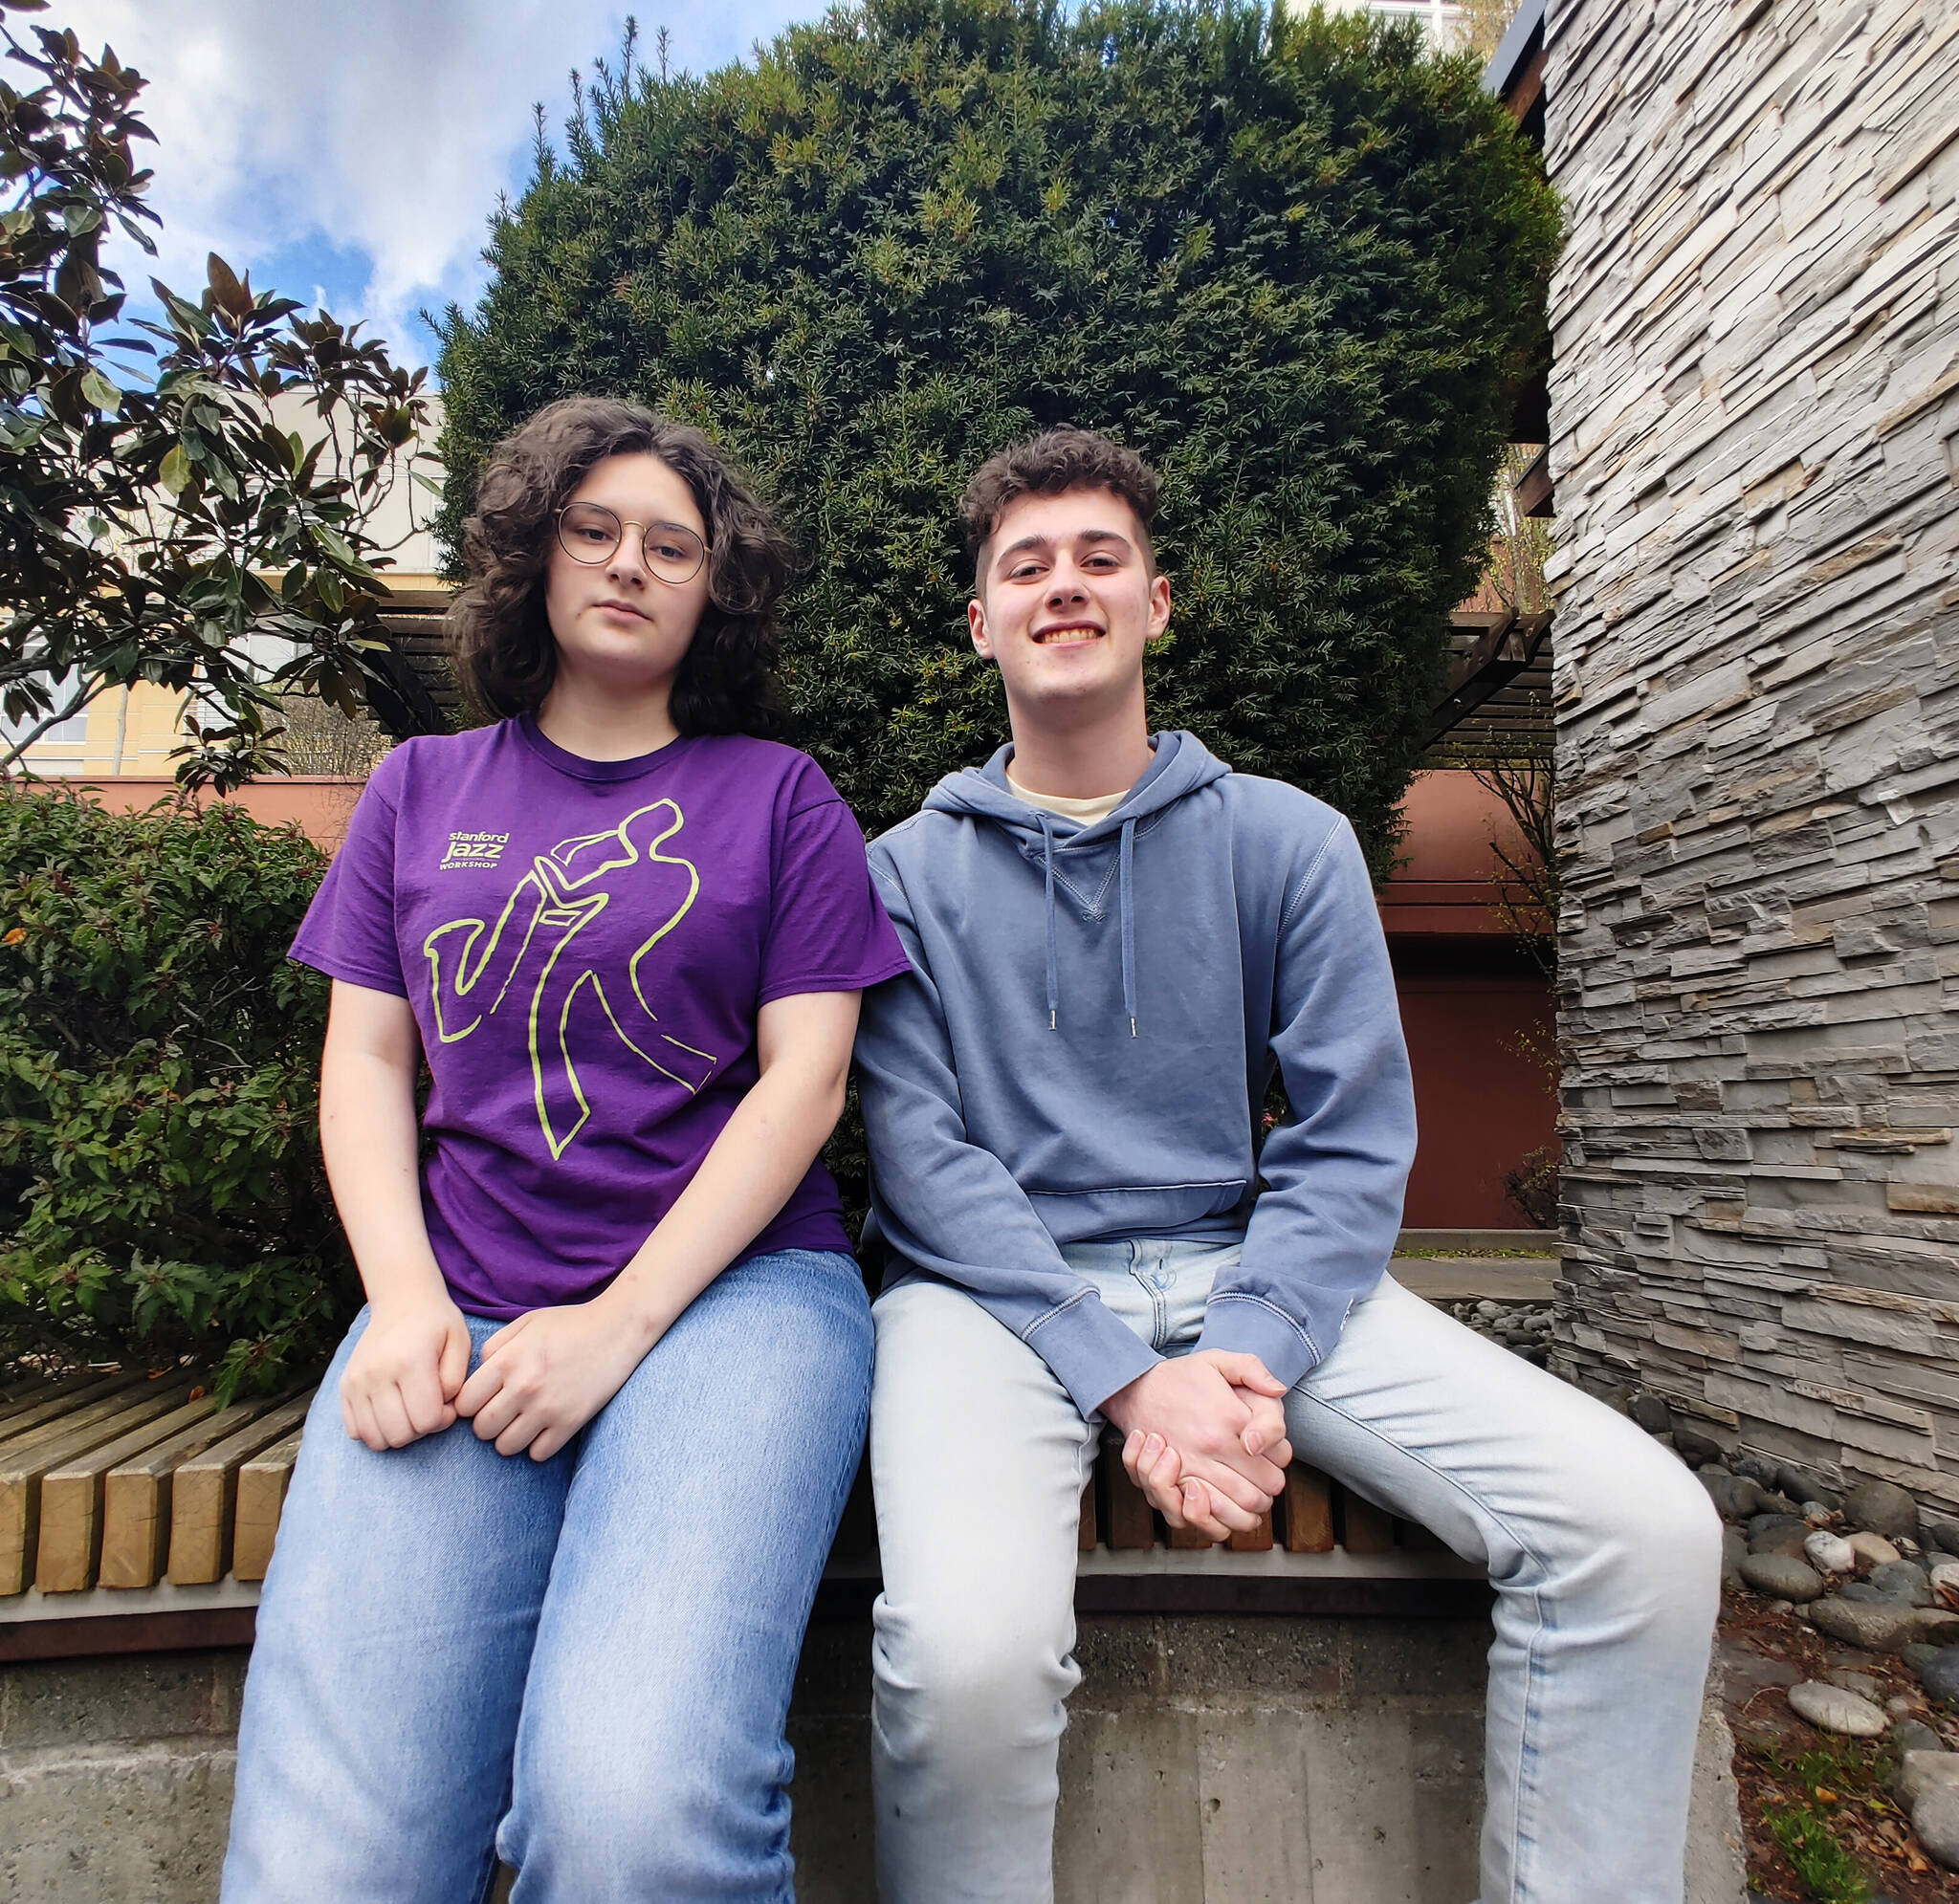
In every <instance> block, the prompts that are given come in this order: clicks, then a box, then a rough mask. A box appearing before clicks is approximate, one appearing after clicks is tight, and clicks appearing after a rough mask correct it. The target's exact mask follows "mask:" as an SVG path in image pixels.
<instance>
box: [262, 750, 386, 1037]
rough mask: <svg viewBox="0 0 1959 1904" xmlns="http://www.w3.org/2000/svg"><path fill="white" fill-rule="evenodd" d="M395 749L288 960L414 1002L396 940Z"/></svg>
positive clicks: (371, 785) (368, 791) (366, 795)
mask: <svg viewBox="0 0 1959 1904" xmlns="http://www.w3.org/2000/svg"><path fill="white" fill-rule="evenodd" d="M404 753H405V750H403V749H400V748H397V749H396V750H395V752H394V753H392V754H390V755H388V756H387V758H386V759H385V760H384V761H383V762H382V763H381V765H380V766H379V767H378V768H377V769H376V770H375V773H374V777H373V778H372V779H370V780H369V781H368V782H367V784H366V786H365V787H363V789H362V791H361V798H360V800H359V801H358V802H357V804H356V805H355V807H354V814H353V818H352V819H351V820H350V821H348V822H347V837H346V839H345V841H344V842H342V843H341V849H340V851H339V852H338V853H336V854H335V855H334V861H333V864H332V865H330V866H329V867H328V868H327V869H326V877H325V878H324V879H323V880H321V881H320V883H319V891H318V892H316V893H315V894H314V895H313V904H312V905H311V906H309V907H308V908H306V917H305V918H304V919H303V920H302V921H301V922H300V925H299V932H298V936H297V938H296V939H294V941H293V949H292V951H291V952H289V953H288V954H287V956H288V957H291V958H294V959H297V961H298V962H299V963H300V964H301V965H310V966H312V967H313V969H314V970H315V971H316V972H323V973H325V974H326V975H327V976H328V977H329V978H343V979H345V980H346V981H347V983H348V984H350V985H364V986H366V987H368V988H369V989H370V990H371V991H375V992H392V993H394V994H395V995H396V996H398V997H402V998H406V997H407V996H408V987H407V979H406V978H404V976H403V975H402V955H401V947H400V944H399V942H398V941H397V940H396V937H395V902H394V850H395V824H396V819H397V811H398V809H397V801H398V798H399V788H400V781H401V769H400V767H399V766H398V765H397V764H396V763H397V762H398V761H399V760H401V759H402V757H403V755H404Z"/></svg>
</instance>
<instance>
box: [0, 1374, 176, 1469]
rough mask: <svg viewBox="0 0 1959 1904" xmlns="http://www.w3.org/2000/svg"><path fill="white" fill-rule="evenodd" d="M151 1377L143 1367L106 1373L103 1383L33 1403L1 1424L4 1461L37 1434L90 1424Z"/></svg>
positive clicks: (0, 1458) (0, 1457)
mask: <svg viewBox="0 0 1959 1904" xmlns="http://www.w3.org/2000/svg"><path fill="white" fill-rule="evenodd" d="M148 1380H149V1377H148V1376H147V1375H145V1374H143V1372H142V1371H141V1370H131V1371H129V1372H128V1373H125V1374H121V1375H108V1376H104V1377H103V1378H102V1381H101V1384H100V1386H99V1387H95V1386H93V1385H91V1387H90V1388H89V1389H88V1390H85V1391H83V1392H79V1393H77V1394H72V1395H64V1396H56V1397H51V1398H50V1399H49V1400H47V1401H43V1402H36V1403H33V1405H31V1406H30V1407H28V1408H27V1409H25V1410H23V1411H22V1412H21V1413H20V1414H19V1415H18V1416H16V1417H15V1419H13V1420H12V1421H11V1422H9V1423H8V1424H7V1425H6V1427H5V1428H0V1461H5V1460H6V1458H7V1457H8V1456H9V1455H11V1454H13V1453H14V1451H15V1450H16V1449H20V1448H24V1447H25V1446H26V1445H27V1444H28V1443H29V1442H30V1441H33V1440H34V1439H35V1438H37V1437H45V1436H47V1435H50V1434H65V1433H67V1432H68V1431H69V1430H70V1429H71V1428H86V1427H87V1426H88V1425H89V1423H90V1422H92V1421H99V1420H100V1419H101V1418H102V1416H103V1415H105V1414H113V1413H114V1412H116V1410H117V1409H119V1408H121V1405H122V1402H123V1399H124V1398H125V1397H126V1396H127V1395H128V1393H129V1391H130V1390H132V1389H140V1388H142V1387H143V1385H144V1384H145V1383H147V1382H148Z"/></svg>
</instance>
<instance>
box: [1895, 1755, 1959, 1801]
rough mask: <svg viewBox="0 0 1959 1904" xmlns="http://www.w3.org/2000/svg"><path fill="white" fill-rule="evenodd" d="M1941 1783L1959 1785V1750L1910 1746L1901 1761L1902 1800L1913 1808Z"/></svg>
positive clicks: (1900, 1791)
mask: <svg viewBox="0 0 1959 1904" xmlns="http://www.w3.org/2000/svg"><path fill="white" fill-rule="evenodd" d="M1937 1785H1959V1752H1925V1751H1920V1750H1918V1749H1916V1748H1915V1747H1907V1748H1906V1750H1905V1752H1904V1756H1903V1757H1902V1758H1901V1759H1900V1760H1899V1762H1898V1803H1899V1804H1900V1805H1902V1806H1904V1808H1905V1810H1906V1811H1909V1810H1910V1809H1911V1807H1912V1806H1914V1805H1916V1804H1917V1803H1918V1802H1919V1800H1920V1799H1922V1798H1923V1797H1924V1796H1925V1795H1926V1792H1928V1791H1930V1790H1932V1789H1933V1787H1934V1786H1937Z"/></svg>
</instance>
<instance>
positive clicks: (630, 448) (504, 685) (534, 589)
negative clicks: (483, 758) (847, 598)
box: [448, 397, 798, 738]
mask: <svg viewBox="0 0 1959 1904" xmlns="http://www.w3.org/2000/svg"><path fill="white" fill-rule="evenodd" d="M639 454H646V455H651V456H657V457H658V458H659V459H660V461H661V462H663V463H664V464H666V465H667V467H668V468H669V469H670V470H671V471H673V473H674V474H675V475H677V476H678V477H679V478H680V480H681V481H682V482H684V483H685V484H686V485H687V487H688V489H689V491H690V492H692V493H693V500H694V506H695V507H696V508H697V509H698V510H699V511H700V517H701V520H702V522H704V523H705V524H706V525H707V532H708V533H707V541H708V547H709V550H710V554H709V557H708V602H707V606H706V608H705V609H704V610H703V611H702V614H701V619H700V625H699V627H698V628H696V629H695V630H694V636H693V643H692V644H691V645H690V646H689V647H688V650H687V654H686V657H685V658H684V659H683V660H682V662H681V664H680V670H679V673H678V674H677V675H676V676H675V677H674V682H673V697H672V702H671V708H670V712H671V716H672V720H673V725H674V726H675V727H677V728H678V729H679V730H680V732H681V733H752V734H758V735H760V736H762V737H763V738H771V737H773V736H775V735H777V734H779V733H781V732H782V730H783V728H784V727H785V725H786V717H785V713H784V711H783V707H782V700H781V684H780V683H779V682H778V680H777V678H776V671H775V670H776V656H777V652H778V649H779V646H780V643H781V628H780V627H779V626H778V624H777V622H776V614H775V607H776V602H777V600H778V598H779V597H780V596H781V593H782V591H783V589H784V588H786V587H787V586H788V585H789V583H790V582H791V581H792V580H794V579H795V576H796V573H797V567H798V563H797V556H796V550H795V546H794V544H793V543H791V542H790V540H789V538H788V537H787V536H785V535H784V534H783V533H782V531H781V528H780V527H779V526H778V525H777V523H776V520H775V518H774V517H773V516H772V515H771V514H770V513H769V511H768V510H767V509H766V508H765V507H764V506H763V504H762V503H761V502H760V501H759V499H758V498H757V496H756V494H755V492H754V491H753V490H752V489H751V488H750V487H749V485H748V483H747V481H746V479H745V478H744V477H743V476H742V474H741V472H740V471H739V470H738V469H737V467H736V465H735V463H734V462H733V460H732V459H731V458H729V457H728V456H727V455H726V454H725V453H724V452H723V451H722V450H720V449H718V448H716V447H715V444H714V443H713V442H711V441H710V440H709V439H708V438H707V437H706V436H704V435H703V434H702V433H701V432H700V431H699V430H697V429H694V428H693V427H690V426H689V425H687V424H680V423H674V422H671V420H670V419H668V418H666V417H663V416H659V415H657V414H656V413H655V412H653V411H652V410H649V409H646V408H644V407H643V406H642V405H638V404H630V403H626V402H624V401H622V400H621V399H619V398H616V397H566V398H564V399H562V400H561V401H560V402H558V403H555V404H547V405H545V406H544V407H543V408H542V409H540V410H539V411H538V412H537V413H536V415H534V416H533V417H531V418H530V419H529V421H528V422H526V423H524V424H521V425H520V426H519V427H517V429H515V430H513V431H512V432H511V434H510V435H508V436H506V437H505V438H504V439H503V441H502V442H501V443H499V444H498V445H497V446H496V448H495V449H494V450H493V451H492V452H491V454H490V459H489V461H488V462H487V463H485V464H484V466H483V472H482V474H481V475H480V476H479V477H478V478H477V481H476V508H475V513H474V514H473V515H471V516H470V518H469V520H468V521H467V522H465V523H464V525H463V564H464V568H465V571H466V574H467V580H465V582H464V584H463V587H462V590H461V592H460V593H459V594H458V595H457V597H456V599H455V601H454V602H453V603H452V604H451V607H450V611H449V620H448V636H449V645H450V652H451V655H452V656H453V658H454V662H455V669H456V674H457V676H458V677H459V679H460V681H461V683H462V687H463V690H464V692H465V693H466V694H467V695H468V696H469V698H470V700H471V701H472V702H473V703H474V704H475V705H476V706H477V707H478V708H479V709H480V710H481V711H483V712H484V713H487V714H491V715H494V716H496V717H498V718H504V719H507V718H509V717H510V716H511V715H514V714H526V713H534V712H536V711H537V710H538V709H539V707H541V706H542V705H543V702H544V697H545V695H546V694H548V693H549V692H550V691H551V684H552V682H553V681H554V680H555V679H556V678H557V674H558V645H557V643H556V642H555V641H554V640H553V639H552V636H551V624H550V623H549V622H548V621H547V620H546V618H545V613H544V575H545V570H546V569H547V567H548V566H549V564H550V560H551V549H552V544H553V540H554V538H555V536H556V533H557V521H558V512H559V511H560V510H561V509H562V508H563V507H564V505H565V503H566V502H567V501H568V500H569V499H570V497H571V495H572V494H573V492H575V491H576V490H577V488H578V486H579V485H580V483H582V482H583V480H584V478H585V476H586V474H587V472H588V471H591V470H592V468H593V467H594V466H595V465H597V464H599V463H602V462H604V461H605V458H606V457H608V456H630V455H639Z"/></svg>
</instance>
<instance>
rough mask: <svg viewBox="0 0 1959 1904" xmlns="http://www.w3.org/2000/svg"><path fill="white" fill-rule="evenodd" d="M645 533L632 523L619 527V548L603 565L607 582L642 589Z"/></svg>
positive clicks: (645, 569)
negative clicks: (626, 583)
mask: <svg viewBox="0 0 1959 1904" xmlns="http://www.w3.org/2000/svg"><path fill="white" fill-rule="evenodd" d="M646 535H647V532H646V531H645V530H644V529H641V528H638V527H636V526H635V525H634V524H633V523H630V522H626V523H622V524H621V525H620V529H619V546H618V547H617V548H616V549H614V550H613V551H612V558H611V559H610V560H609V561H608V562H607V563H606V564H605V574H606V577H607V579H608V580H612V581H617V582H622V583H624V582H630V583H631V584H632V586H633V587H635V588H644V587H645V586H646V582H647V543H646Z"/></svg>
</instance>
